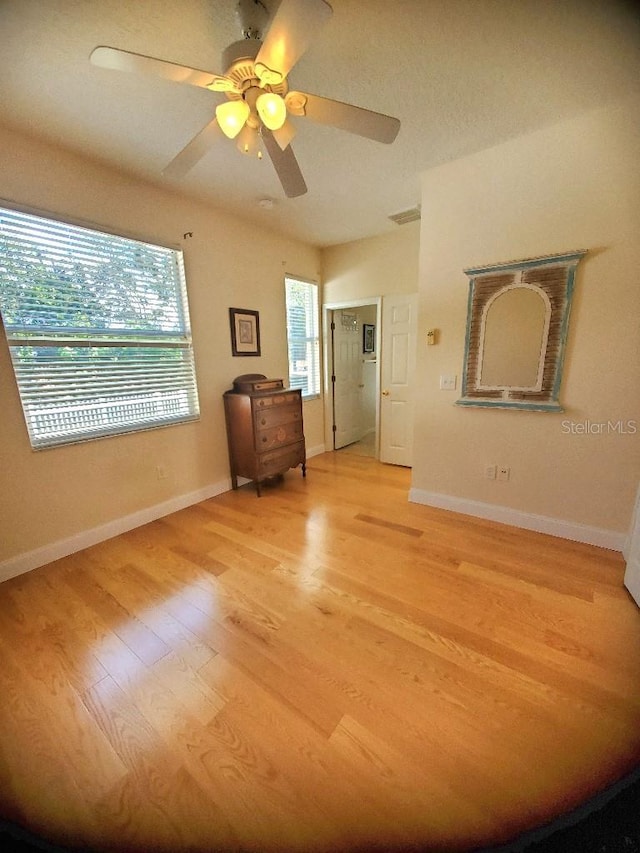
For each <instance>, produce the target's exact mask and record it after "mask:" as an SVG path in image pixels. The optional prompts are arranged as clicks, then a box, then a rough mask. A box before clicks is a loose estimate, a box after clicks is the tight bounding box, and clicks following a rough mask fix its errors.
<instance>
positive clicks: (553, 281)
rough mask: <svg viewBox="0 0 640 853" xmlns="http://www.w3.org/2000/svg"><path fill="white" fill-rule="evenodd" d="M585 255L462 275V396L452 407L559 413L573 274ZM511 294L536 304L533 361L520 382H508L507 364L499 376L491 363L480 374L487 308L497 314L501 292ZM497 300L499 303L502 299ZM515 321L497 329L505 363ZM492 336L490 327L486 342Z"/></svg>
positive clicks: (513, 342) (511, 346)
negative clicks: (465, 293)
mask: <svg viewBox="0 0 640 853" xmlns="http://www.w3.org/2000/svg"><path fill="white" fill-rule="evenodd" d="M585 254H586V250H579V251H574V252H566V253H563V254H560V255H546V256H544V257H540V258H529V259H527V260H522V261H511V262H507V263H501V264H493V265H491V266H484V267H474V268H471V269H466V270H465V271H464V272H465V274H466V275H468V276H469V277H470V282H469V298H468V303H467V331H466V339H465V355H464V369H463V378H462V396H461V398H460V399H459V400H457V401H456V405H458V406H475V407H482V408H500V409H524V410H526V411H533V412H562V411H563V409H562V406H561V405H560V403H559V400H558V395H559V392H560V383H561V381H562V367H563V361H564V350H565V344H566V339H567V330H568V326H569V313H570V309H571V299H572V296H573V287H574V278H575V270H576V267H577V265H578V263H579V261H580V259H581V258H582V257H583V256H584V255H585ZM517 291H527V292H528V293H529V294H535V295H537V297H538V298H539V299H540V300H541V307H540V312H539V316H540V318H541V322H540V327H539V330H538V331H537V332H535V331H534V334H535V335H536V341H537V342H536V344H535V354H534V355H533V356H532V361H533V363H532V364H530V365H529V366H528V368H527V370H526V372H525V373H526V378H523V381H520V382H518V381H514V378H513V373H512V371H510V370H509V367H510V365H508V364H505V372H504V377H502V378H501V377H500V376H499V375H497V374H499V369H497V368H496V367H495V365H494V366H493V367H492V369H491V375H490V376H488V375H487V371H486V370H485V371H484V372H483V362H484V361H485V345H486V344H487V331H488V322H487V321H488V319H489V315H490V311H491V309H492V308H493V309H494V317H495V316H498V312H496V310H495V308H496V305H497V304H498V303H497V300H498V299H500V297H503V296H506V295H507V294H510V296H509V297H508V298H509V299H512V297H513V296H514V293H515V292H517ZM502 302H503V305H504V304H505V302H506V300H503V301H502ZM534 302H535V299H534ZM520 319H526V318H520ZM518 320H519V318H516V317H514V318H513V321H512V322H510V323H509V327H508V328H500V329H499V330H498V333H499V335H501V336H504V337H503V343H504V349H503V351H504V353H505V354H506V355H505V361H511V360H512V359H509V357H508V353H509V350H510V349H511V353H512V354H514V353H516V352H517V348H518V346H519V345H520V340H519V337H518V334H519V332H518ZM494 325H495V324H494ZM504 325H506V324H504ZM496 334H497V332H496V329H495V328H492V341H494V340H495V338H496ZM492 347H493V349H494V350H495V349H496V344H495V343H492ZM498 352H500V349H498ZM494 360H495V359H494Z"/></svg>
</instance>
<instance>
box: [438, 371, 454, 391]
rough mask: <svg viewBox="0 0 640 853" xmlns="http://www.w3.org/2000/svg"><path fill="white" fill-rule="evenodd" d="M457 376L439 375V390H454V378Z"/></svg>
mask: <svg viewBox="0 0 640 853" xmlns="http://www.w3.org/2000/svg"><path fill="white" fill-rule="evenodd" d="M457 378H458V377H457V376H456V375H455V374H454V375H453V376H441V377H440V390H441V391H455V390H456V380H457Z"/></svg>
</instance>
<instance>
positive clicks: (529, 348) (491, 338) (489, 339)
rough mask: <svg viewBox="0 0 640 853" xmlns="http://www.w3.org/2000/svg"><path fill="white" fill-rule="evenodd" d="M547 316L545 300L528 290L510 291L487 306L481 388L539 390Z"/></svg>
mask: <svg viewBox="0 0 640 853" xmlns="http://www.w3.org/2000/svg"><path fill="white" fill-rule="evenodd" d="M546 314H547V306H546V304H545V301H544V298H543V297H542V295H541V294H540V293H539V292H538V291H536V290H533V289H531V288H528V287H512V288H508V289H506V290H504V291H503V292H502V293H499V294H498V295H497V296H496V298H495V299H494V300H493V301H492V302H490V303H488V304H487V306H486V314H485V318H484V337H483V341H482V358H481V362H480V364H481V374H480V383H479V387H481V388H520V389H533V388H536V386H537V385H538V379H539V376H538V375H539V372H540V360H541V357H542V356H543V355H544V343H545V342H544V332H545V319H546Z"/></svg>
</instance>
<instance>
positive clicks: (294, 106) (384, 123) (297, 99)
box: [285, 92, 400, 144]
mask: <svg viewBox="0 0 640 853" xmlns="http://www.w3.org/2000/svg"><path fill="white" fill-rule="evenodd" d="M285 102H286V104H287V109H288V110H289V112H290V113H292V114H293V115H302V116H307V118H310V119H311V120H312V121H316V122H318V124H327V125H329V126H330V127H337V128H339V129H340V130H346V131H348V133H356V134H358V136H366V137H367V139H373V140H375V141H376V142H385V143H386V144H389V143H391V142H393V140H394V139H395V138H396V136H397V135H398V131H399V130H400V120H399V119H397V118H393V117H392V116H387V115H383V114H382V113H375V112H373V111H372V110H365V109H363V108H362V107H354V106H353V104H344V103H342V101H332V100H331V99H330V98H322V97H320V96H319V95H309V94H307V93H306V92H289V93H288V94H287V96H286V98H285Z"/></svg>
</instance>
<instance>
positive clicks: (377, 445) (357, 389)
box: [323, 293, 418, 468]
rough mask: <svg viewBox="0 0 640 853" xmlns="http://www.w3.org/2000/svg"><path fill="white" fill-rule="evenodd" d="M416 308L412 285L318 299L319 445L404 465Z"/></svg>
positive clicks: (409, 438) (409, 442)
mask: <svg viewBox="0 0 640 853" xmlns="http://www.w3.org/2000/svg"><path fill="white" fill-rule="evenodd" d="M417 309H418V297H417V294H415V293H414V294H393V295H388V296H385V297H384V301H383V297H375V298H371V299H363V300H359V301H352V302H342V303H330V304H326V305H325V306H324V316H323V321H324V323H323V327H324V352H325V358H324V369H325V377H324V378H325V447H327V448H331V449H332V450H338V449H341V448H345V447H348V448H349V450H350V452H359V453H361V454H362V455H371V456H373V457H374V458H376V459H379V460H380V461H381V462H386V463H388V464H392V465H402V466H404V467H408V468H410V467H411V465H412V457H413V407H414V403H413V397H414V377H415V355H416V345H417ZM372 320H373V322H371V321H372ZM365 327H368V328H367V329H366V330H365Z"/></svg>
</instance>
